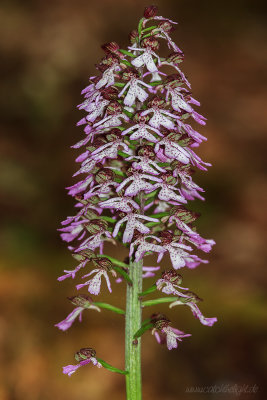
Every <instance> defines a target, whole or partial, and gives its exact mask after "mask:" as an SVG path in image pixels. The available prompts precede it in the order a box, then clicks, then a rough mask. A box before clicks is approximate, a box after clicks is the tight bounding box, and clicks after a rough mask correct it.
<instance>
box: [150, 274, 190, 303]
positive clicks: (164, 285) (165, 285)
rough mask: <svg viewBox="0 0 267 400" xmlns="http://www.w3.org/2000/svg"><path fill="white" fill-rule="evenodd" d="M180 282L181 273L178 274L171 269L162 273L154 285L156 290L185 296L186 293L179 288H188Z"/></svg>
mask: <svg viewBox="0 0 267 400" xmlns="http://www.w3.org/2000/svg"><path fill="white" fill-rule="evenodd" d="M181 282H182V277H181V275H179V274H178V273H177V272H176V271H175V270H174V269H171V270H168V271H164V272H163V273H162V277H161V279H158V280H157V282H156V286H157V289H158V290H161V291H162V292H163V293H165V294H173V295H176V296H181V297H187V295H186V294H184V293H183V292H181V291H180V289H182V290H188V288H185V287H182V286H180V283H181ZM177 289H179V290H177Z"/></svg>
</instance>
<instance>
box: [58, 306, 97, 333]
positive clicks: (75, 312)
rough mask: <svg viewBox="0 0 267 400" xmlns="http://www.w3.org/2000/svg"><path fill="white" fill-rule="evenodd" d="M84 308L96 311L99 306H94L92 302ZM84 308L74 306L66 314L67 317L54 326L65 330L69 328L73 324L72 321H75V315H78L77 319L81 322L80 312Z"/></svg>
mask: <svg viewBox="0 0 267 400" xmlns="http://www.w3.org/2000/svg"><path fill="white" fill-rule="evenodd" d="M86 308H88V309H89V308H90V309H92V310H96V311H99V312H100V308H99V307H97V306H94V305H93V304H90V305H89V306H88V307H86ZM84 309H85V308H84V307H76V308H74V310H73V311H72V312H71V313H70V314H69V315H68V316H67V318H65V319H64V320H63V321H61V322H59V323H58V324H56V325H55V326H56V327H57V328H58V329H61V330H62V331H66V330H67V329H69V328H70V327H71V325H72V324H73V322H74V321H75V319H76V318H77V317H79V321H80V322H82V312H83V310H84Z"/></svg>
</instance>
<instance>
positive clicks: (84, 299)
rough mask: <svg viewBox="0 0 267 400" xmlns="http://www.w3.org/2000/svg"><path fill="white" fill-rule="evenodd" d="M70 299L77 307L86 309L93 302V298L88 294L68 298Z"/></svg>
mask: <svg viewBox="0 0 267 400" xmlns="http://www.w3.org/2000/svg"><path fill="white" fill-rule="evenodd" d="M68 299H69V300H70V301H71V302H72V304H74V305H75V306H78V307H84V308H86V307H89V306H90V305H91V304H92V302H93V300H92V299H91V297H90V296H88V295H86V294H79V295H78V296H72V297H68Z"/></svg>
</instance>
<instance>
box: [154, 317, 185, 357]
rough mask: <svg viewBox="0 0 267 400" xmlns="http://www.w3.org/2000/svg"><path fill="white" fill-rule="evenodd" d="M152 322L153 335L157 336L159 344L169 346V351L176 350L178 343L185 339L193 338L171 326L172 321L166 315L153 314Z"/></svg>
mask: <svg viewBox="0 0 267 400" xmlns="http://www.w3.org/2000/svg"><path fill="white" fill-rule="evenodd" d="M151 322H152V323H153V324H154V328H153V329H152V335H154V336H155V338H156V340H157V342H158V343H159V344H164V343H166V344H167V348H168V350H172V349H176V348H177V347H178V343H177V342H178V341H182V339H183V338H184V337H188V336H191V334H189V333H184V332H182V331H180V330H179V329H176V328H173V327H171V326H170V320H168V319H167V318H166V317H165V315H162V314H153V315H152V316H151Z"/></svg>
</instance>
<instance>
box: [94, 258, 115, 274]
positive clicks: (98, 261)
mask: <svg viewBox="0 0 267 400" xmlns="http://www.w3.org/2000/svg"><path fill="white" fill-rule="evenodd" d="M92 261H93V263H94V264H95V265H96V267H99V268H103V269H105V270H106V271H110V270H111V269H112V266H113V264H112V262H111V261H110V260H109V259H108V258H106V257H96V258H94V259H93V260H92Z"/></svg>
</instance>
